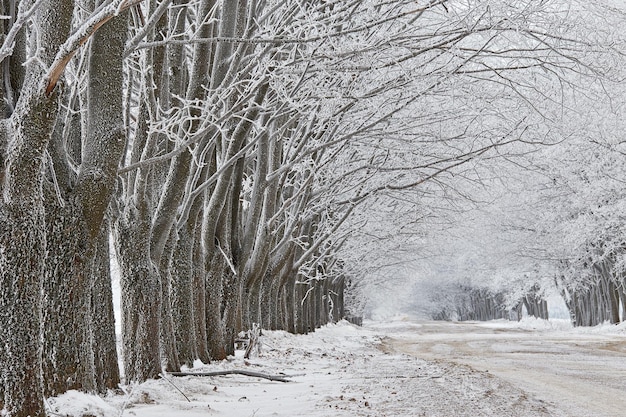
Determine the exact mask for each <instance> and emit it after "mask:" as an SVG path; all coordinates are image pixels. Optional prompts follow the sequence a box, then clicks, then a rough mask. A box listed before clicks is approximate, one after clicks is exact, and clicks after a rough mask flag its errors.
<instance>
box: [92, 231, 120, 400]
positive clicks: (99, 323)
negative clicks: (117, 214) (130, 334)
mask: <svg viewBox="0 0 626 417" xmlns="http://www.w3.org/2000/svg"><path fill="white" fill-rule="evenodd" d="M109 233H110V228H109V224H108V222H107V223H106V224H105V227H103V228H102V230H101V231H100V236H99V237H98V241H97V244H96V249H95V253H94V257H93V261H92V262H93V263H92V264H91V277H92V288H91V329H92V343H93V347H92V351H93V355H94V376H95V382H96V390H97V392H98V393H100V394H106V392H107V390H110V389H115V388H117V387H118V385H119V383H120V369H119V365H118V356H117V345H116V335H115V317H114V313H113V291H112V287H111V267H110V259H111V257H110V253H109Z"/></svg>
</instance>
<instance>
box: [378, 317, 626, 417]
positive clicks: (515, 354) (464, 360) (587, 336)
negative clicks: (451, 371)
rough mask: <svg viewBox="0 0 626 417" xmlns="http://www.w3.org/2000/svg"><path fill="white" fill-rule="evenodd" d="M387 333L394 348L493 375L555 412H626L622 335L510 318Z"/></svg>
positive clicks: (417, 325)
mask: <svg viewBox="0 0 626 417" xmlns="http://www.w3.org/2000/svg"><path fill="white" fill-rule="evenodd" d="M381 330H382V329H381ZM384 332H385V334H386V338H385V346H386V347H387V348H388V349H391V350H393V351H395V352H398V353H404V354H408V355H411V356H413V357H416V358H420V359H424V360H428V361H436V362H440V363H450V364H461V365H466V366H470V367H471V368H473V369H475V370H476V371H479V372H489V373H490V374H491V375H494V376H496V377H497V378H501V379H503V380H505V381H507V382H508V383H509V384H511V385H512V386H514V387H516V388H519V389H521V390H522V391H524V392H526V393H528V394H529V395H530V396H532V397H534V398H536V399H538V400H540V401H542V402H545V403H546V404H549V405H550V408H551V409H552V410H558V413H555V414H558V415H564V416H572V417H579V416H580V417H592V416H598V417H600V416H601V417H605V416H606V417H615V416H623V415H626V334H624V333H622V334H619V333H608V332H599V331H593V330H586V331H585V330H580V329H572V330H564V331H559V330H553V329H543V330H525V329H520V328H512V327H510V325H508V324H507V323H504V322H488V323H477V322H461V323H456V322H411V323H406V325H405V326H396V327H391V328H387V329H384ZM468 388H469V389H471V387H468Z"/></svg>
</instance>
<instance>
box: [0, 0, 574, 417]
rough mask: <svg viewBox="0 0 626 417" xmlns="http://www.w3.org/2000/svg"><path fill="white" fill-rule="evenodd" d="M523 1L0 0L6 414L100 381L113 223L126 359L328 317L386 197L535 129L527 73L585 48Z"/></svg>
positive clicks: (0, 253) (570, 62)
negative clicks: (254, 327) (257, 328)
mask: <svg viewBox="0 0 626 417" xmlns="http://www.w3.org/2000/svg"><path fill="white" fill-rule="evenodd" d="M535 3H536V2H525V1H518V2H493V1H471V2H456V1H432V2H427V3H424V4H421V3H415V2H413V1H397V2H382V3H381V2H377V1H373V0H371V1H370V0H368V1H347V2H344V1H298V2H291V1H284V0H237V1H217V0H144V1H141V0H102V1H99V0H34V1H32V0H21V1H17V0H3V1H2V2H0V6H1V7H2V14H3V15H4V16H6V19H2V20H1V21H0V22H1V23H2V25H3V34H4V36H3V45H2V47H1V48H0V57H2V58H3V67H2V71H3V72H2V74H3V83H2V85H1V86H0V90H1V93H2V98H3V100H2V103H3V112H4V114H5V115H6V117H5V118H4V119H2V124H1V129H0V181H1V185H2V199H1V200H0V340H3V341H4V343H3V344H2V346H0V407H2V408H3V410H4V412H5V414H6V415H8V416H13V417H18V416H19V417H21V416H43V415H45V411H44V408H43V404H44V402H43V398H44V396H53V395H58V394H61V393H63V392H65V391H67V390H69V389H80V390H85V391H93V392H104V391H106V390H107V389H109V388H113V387H115V386H117V384H118V383H119V381H120V373H119V369H118V365H117V354H116V349H115V348H116V345H115V343H116V337H115V330H114V329H115V327H114V319H113V310H112V305H113V304H112V293H111V275H110V274H111V272H110V267H109V265H110V261H111V258H112V257H113V256H112V254H111V253H110V246H109V241H110V240H112V242H113V246H114V248H115V253H116V256H115V257H116V260H117V262H118V264H119V271H120V275H121V288H122V295H121V301H122V306H121V313H122V339H123V349H122V352H123V365H124V366H123V371H124V375H125V378H126V381H127V382H130V381H143V380H145V379H148V378H155V377H157V376H158V375H159V373H160V372H162V369H163V368H165V369H167V370H178V369H179V368H180V366H181V365H182V364H190V363H191V362H192V361H193V360H195V359H198V358H199V359H201V360H203V361H205V362H208V361H209V360H211V359H222V358H225V357H226V356H227V355H229V354H232V353H233V349H234V339H235V336H236V334H237V333H238V332H239V331H241V330H245V329H249V328H251V327H252V324H253V323H258V324H260V325H261V326H263V327H266V328H280V329H286V330H289V331H292V332H307V331H310V330H313V329H314V328H315V327H316V326H319V325H321V324H323V323H325V322H328V321H329V320H336V319H338V318H340V317H342V316H343V314H344V312H345V302H344V300H346V299H347V294H346V293H345V291H346V287H349V286H350V283H353V282H355V278H356V277H357V276H358V275H360V274H362V273H364V272H368V271H370V270H371V269H369V268H372V267H379V266H380V264H378V265H373V264H372V263H369V264H368V263H367V262H363V261H364V259H365V254H368V253H372V252H371V250H372V249H373V248H375V247H376V246H378V247H379V249H380V246H381V244H380V242H384V243H385V245H387V246H386V247H387V248H388V250H391V251H393V250H394V249H393V248H396V249H397V248H398V247H399V244H401V243H402V242H404V241H407V240H411V241H413V240H416V239H418V238H419V232H418V233H416V232H413V231H411V230H407V229H406V226H407V220H406V217H405V216H407V215H408V216H410V217H409V218H410V219H411V220H410V222H409V224H410V223H420V222H421V221H422V220H423V219H424V218H427V217H428V216H430V215H431V214H432V213H433V212H434V211H436V210H435V209H436V208H437V201H438V200H439V199H440V198H446V197H447V195H448V194H449V193H450V192H451V191H450V190H453V189H454V188H455V187H456V186H457V185H458V183H459V182H460V181H468V182H472V181H476V180H477V178H480V177H481V175H482V173H483V172H482V171H481V169H480V168H479V166H480V165H479V163H480V162H481V161H485V160H487V161H489V160H491V158H495V157H500V156H502V155H506V154H507V149H509V148H510V147H511V146H512V145H513V144H519V143H528V142H535V143H541V142H543V141H544V139H543V138H542V137H541V136H538V134H537V132H538V131H539V132H541V129H540V126H541V123H540V122H541V121H542V120H543V119H542V117H543V116H542V115H541V114H540V111H538V109H539V108H540V107H541V106H539V105H536V104H535V103H533V102H531V101H529V100H528V94H529V92H533V91H536V89H537V88H539V86H541V85H543V84H546V83H548V82H549V81H550V80H552V81H556V80H558V79H560V78H561V77H563V74H564V73H567V72H569V71H572V70H574V69H575V70H576V71H586V69H585V67H583V66H580V65H579V64H578V63H577V62H578V61H577V59H576V56H575V55H576V48H578V47H580V46H581V45H582V44H581V43H579V41H578V40H576V39H568V38H566V37H564V36H561V35H560V34H559V33H558V28H559V26H558V25H557V24H555V20H554V17H555V11H557V10H559V2H554V3H551V2H541V4H535ZM551 19H552V20H551ZM555 51H558V53H555ZM537 70H541V71H544V72H545V74H546V75H545V77H543V78H541V79H539V80H537V79H535V78H534V75H533V74H534V71H537ZM537 129H539V130H537ZM448 184H449V185H451V186H452V187H450V186H448ZM427 205H428V207H424V206H427ZM416 207H419V210H418V211H417V212H418V213H419V214H417V215H416V214H415V213H416ZM387 211H388V212H393V213H394V215H393V216H390V218H389V219H386V220H388V221H389V223H388V224H387V225H386V227H385V228H384V230H381V229H380V228H378V227H377V225H376V224H375V222H373V221H372V220H371V219H372V218H373V217H371V216H373V215H374V214H375V213H380V212H383V213H384V212H387ZM407 236H408V238H407ZM387 242H391V243H390V244H387ZM379 258H380V255H379ZM396 258H397V257H396ZM389 260H390V261H391V263H393V258H389ZM356 287H361V288H362V287H365V286H364V285H360V286H359V285H356ZM353 311H358V309H357V308H356V307H354V306H353ZM357 314H358V313H357ZM69 328H71V329H73V331H71V332H69V331H68V329H69Z"/></svg>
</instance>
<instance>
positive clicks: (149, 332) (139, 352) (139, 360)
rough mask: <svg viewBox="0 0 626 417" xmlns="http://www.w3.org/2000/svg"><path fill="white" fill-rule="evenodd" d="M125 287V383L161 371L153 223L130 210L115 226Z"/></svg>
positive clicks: (159, 300)
mask: <svg viewBox="0 0 626 417" xmlns="http://www.w3.org/2000/svg"><path fill="white" fill-rule="evenodd" d="M115 231H116V239H115V240H116V245H117V255H118V258H117V259H118V262H119V264H120V272H121V284H122V285H121V286H122V339H123V353H124V372H125V377H126V382H133V381H145V380H146V379H149V378H156V377H158V375H159V373H160V372H161V353H160V349H159V330H160V325H161V319H160V315H161V285H160V281H159V276H158V271H157V269H156V267H155V266H154V265H153V264H152V262H151V261H150V259H149V253H150V222H149V221H148V220H147V219H146V218H145V216H143V215H140V212H139V210H138V209H130V210H128V212H126V213H125V214H124V215H123V217H121V218H120V219H118V221H117V224H116V228H115Z"/></svg>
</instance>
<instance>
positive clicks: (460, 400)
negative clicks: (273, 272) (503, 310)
mask: <svg viewBox="0 0 626 417" xmlns="http://www.w3.org/2000/svg"><path fill="white" fill-rule="evenodd" d="M261 340H262V348H261V351H260V353H259V354H257V355H256V356H253V357H252V358H251V359H249V360H245V359H244V358H243V354H242V353H241V354H238V355H237V356H236V357H235V358H231V360H229V361H224V362H219V363H213V364H210V365H202V364H198V365H199V366H197V367H196V368H194V369H193V371H199V372H206V371H216V370H230V369H238V370H246V371H253V372H260V373H264V374H269V375H281V376H284V377H285V378H287V379H289V380H290V381H291V382H274V381H269V380H265V379H259V378H252V377H248V376H242V375H227V376H219V377H173V376H167V375H166V377H165V378H164V379H161V380H156V381H148V382H146V383H143V384H140V385H131V386H125V387H124V392H120V393H117V394H114V393H111V394H110V395H109V396H108V397H107V398H104V399H101V398H99V397H95V396H89V395H85V394H80V393H77V392H70V393H67V394H65V395H63V396H61V397H59V398H52V399H50V400H49V401H48V403H49V407H50V408H51V411H52V412H54V413H57V414H60V415H63V416H81V415H92V416H103V417H113V416H115V417H120V416H127V417H128V416H137V417H160V416H163V417H165V416H167V417H170V416H181V417H195V416H225V417H226V416H227V417H238V416H241V417H253V416H255V417H261V416H313V417H319V416H372V417H374V416H377V417H378V416H445V417H456V416H499V417H502V416H516V417H517V416H520V417H521V416H529V417H530V416H614V415H620V414H621V412H620V413H618V414H613V410H624V409H626V399H624V396H623V395H616V394H617V391H616V390H621V387H622V386H623V385H620V387H616V386H615V384H617V383H618V381H619V382H621V381H622V380H623V378H624V375H626V369H625V368H626V361H625V360H624V359H626V358H625V356H626V328H624V327H620V326H601V327H599V328H593V329H572V328H571V327H570V326H569V325H568V324H567V323H565V322H559V321H556V322H544V321H537V320H530V319H526V320H524V321H522V322H521V323H509V322H503V321H497V322H489V323H462V324H461V323H440V322H437V323H434V322H418V321H412V320H408V319H407V318H397V319H396V320H393V321H389V322H386V323H381V322H369V323H367V324H366V326H365V327H363V328H359V327H355V326H353V325H351V324H348V323H346V322H341V323H339V324H337V325H330V326H326V327H324V328H322V329H319V330H317V331H316V332H315V333H312V334H309V335H303V336H294V335H291V334H288V333H285V332H267V331H266V332H264V335H263V337H262V338H261ZM533 381H534V383H533ZM568 392H569V395H568ZM621 392H622V393H623V390H621ZM600 393H605V394H606V395H603V396H601V397H600V398H599V400H597V401H596V400H595V399H594V396H597V395H599V394H600ZM586 397H588V398H586ZM620 397H621V398H620Z"/></svg>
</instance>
